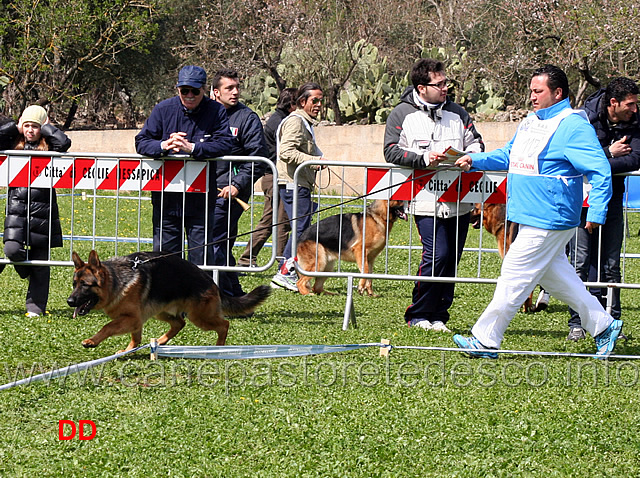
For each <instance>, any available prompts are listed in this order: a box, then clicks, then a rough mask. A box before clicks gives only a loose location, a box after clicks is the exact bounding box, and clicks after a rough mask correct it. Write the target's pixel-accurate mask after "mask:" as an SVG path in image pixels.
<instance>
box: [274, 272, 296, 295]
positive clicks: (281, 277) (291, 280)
mask: <svg viewBox="0 0 640 478" xmlns="http://www.w3.org/2000/svg"><path fill="white" fill-rule="evenodd" d="M297 282H298V274H296V271H295V270H292V271H291V272H290V273H289V274H286V275H285V274H282V273H281V272H278V273H277V274H276V275H274V276H273V278H272V279H271V288H277V287H284V288H285V289H289V290H291V291H293V292H298V284H297ZM274 286H275V287H274Z"/></svg>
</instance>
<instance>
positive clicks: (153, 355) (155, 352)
mask: <svg viewBox="0 0 640 478" xmlns="http://www.w3.org/2000/svg"><path fill="white" fill-rule="evenodd" d="M151 360H158V339H151Z"/></svg>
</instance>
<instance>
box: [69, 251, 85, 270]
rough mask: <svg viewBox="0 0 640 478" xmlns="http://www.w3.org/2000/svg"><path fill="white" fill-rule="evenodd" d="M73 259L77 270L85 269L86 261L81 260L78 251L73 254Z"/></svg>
mask: <svg viewBox="0 0 640 478" xmlns="http://www.w3.org/2000/svg"><path fill="white" fill-rule="evenodd" d="M71 259H72V260H73V265H74V267H75V268H76V269H80V268H81V267H84V261H83V260H82V259H80V256H79V255H78V253H77V252H76V251H73V252H72V253H71Z"/></svg>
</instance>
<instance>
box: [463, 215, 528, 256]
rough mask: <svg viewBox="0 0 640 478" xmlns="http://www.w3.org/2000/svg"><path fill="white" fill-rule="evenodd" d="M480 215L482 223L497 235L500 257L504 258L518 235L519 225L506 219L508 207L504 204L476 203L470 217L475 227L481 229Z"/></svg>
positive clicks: (489, 231)
mask: <svg viewBox="0 0 640 478" xmlns="http://www.w3.org/2000/svg"><path fill="white" fill-rule="evenodd" d="M483 209H484V210H483ZM480 217H482V225H483V226H484V228H485V229H486V230H487V232H488V233H489V234H492V235H493V236H495V238H496V241H497V242H498V252H499V253H500V257H502V258H504V255H505V254H506V253H507V251H508V250H509V246H511V243H512V242H513V240H514V239H515V238H516V236H517V235H518V225H517V224H516V223H513V222H511V221H505V219H506V207H505V205H504V204H485V205H484V208H482V204H480V203H476V204H474V205H473V210H472V211H471V218H470V221H471V225H472V226H473V228H474V229H480Z"/></svg>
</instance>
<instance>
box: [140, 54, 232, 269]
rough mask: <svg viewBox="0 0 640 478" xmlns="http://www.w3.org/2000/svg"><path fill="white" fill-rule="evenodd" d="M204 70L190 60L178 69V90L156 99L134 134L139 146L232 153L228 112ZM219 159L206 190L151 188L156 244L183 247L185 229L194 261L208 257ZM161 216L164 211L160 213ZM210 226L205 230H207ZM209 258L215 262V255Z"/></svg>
mask: <svg viewBox="0 0 640 478" xmlns="http://www.w3.org/2000/svg"><path fill="white" fill-rule="evenodd" d="M206 82H207V74H206V72H205V71H204V70H203V69H202V68H200V67H199V66H195V65H187V66H185V67H184V68H182V69H181V70H180V73H179V74H178V83H177V84H176V88H177V91H178V95H177V96H174V97H172V98H169V99H166V100H164V101H161V102H160V103H158V104H157V105H156V106H155V107H154V108H153V111H151V115H150V116H149V118H147V121H146V122H145V124H144V127H143V128H142V130H141V131H140V133H138V134H137V135H136V152H137V153H138V154H142V155H144V156H150V157H152V158H158V157H162V156H166V155H168V154H188V155H189V156H191V157H192V158H194V159H210V158H218V157H220V156H224V155H225V154H229V152H230V151H231V142H232V140H233V138H232V137H231V133H230V132H229V122H228V120H227V115H226V113H225V111H224V108H222V107H221V106H220V105H219V104H218V103H216V102H215V101H213V100H212V99H211V98H208V97H207V96H205V94H204V92H205V89H204V86H205V84H206ZM215 166H216V165H215V164H210V165H209V192H208V194H203V193H196V192H193V193H191V192H189V193H177V192H166V193H165V192H153V193H151V203H152V204H153V250H154V251H165V252H180V251H182V250H183V248H184V236H185V233H186V235H187V241H188V246H189V256H188V259H189V261H190V262H192V263H194V264H198V265H202V264H204V263H205V248H206V247H205V246H206V244H209V243H210V242H211V236H212V229H213V226H214V210H215V206H216V198H217V190H216V167H215ZM161 216H162V217H161ZM205 226H206V230H205ZM206 263H207V264H208V265H211V264H213V257H207V258H206Z"/></svg>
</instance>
